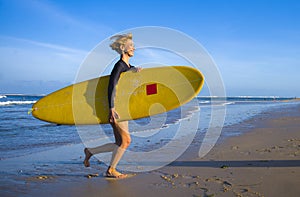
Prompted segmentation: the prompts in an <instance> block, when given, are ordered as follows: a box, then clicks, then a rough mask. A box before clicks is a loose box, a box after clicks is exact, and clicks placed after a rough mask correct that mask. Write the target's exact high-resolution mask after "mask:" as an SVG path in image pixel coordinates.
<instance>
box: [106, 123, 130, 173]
mask: <svg viewBox="0 0 300 197" xmlns="http://www.w3.org/2000/svg"><path fill="white" fill-rule="evenodd" d="M111 125H112V127H113V129H114V135H115V138H116V142H117V143H116V144H117V145H118V147H117V148H115V150H114V152H113V154H112V158H111V162H110V166H109V167H108V169H107V172H106V174H107V176H111V177H115V178H124V177H126V176H127V175H125V174H122V173H120V172H118V171H117V170H116V166H117V164H118V163H119V161H120V159H121V158H122V156H123V154H124V152H125V150H126V149H127V147H128V146H129V145H130V142H131V138H130V134H129V132H128V122H120V123H114V124H111Z"/></svg>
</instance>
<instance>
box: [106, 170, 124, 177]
mask: <svg viewBox="0 0 300 197" xmlns="http://www.w3.org/2000/svg"><path fill="white" fill-rule="evenodd" d="M106 177H109V178H116V179H122V178H126V177H127V174H122V173H120V172H118V171H117V170H116V169H115V168H111V167H110V168H108V170H107V171H106Z"/></svg>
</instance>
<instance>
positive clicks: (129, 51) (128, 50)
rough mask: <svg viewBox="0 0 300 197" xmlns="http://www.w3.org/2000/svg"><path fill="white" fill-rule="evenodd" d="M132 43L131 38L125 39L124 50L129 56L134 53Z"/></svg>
mask: <svg viewBox="0 0 300 197" xmlns="http://www.w3.org/2000/svg"><path fill="white" fill-rule="evenodd" d="M134 50H135V48H134V43H133V41H132V40H127V42H126V43H125V46H124V52H125V53H127V54H128V56H129V57H132V56H133V55H134Z"/></svg>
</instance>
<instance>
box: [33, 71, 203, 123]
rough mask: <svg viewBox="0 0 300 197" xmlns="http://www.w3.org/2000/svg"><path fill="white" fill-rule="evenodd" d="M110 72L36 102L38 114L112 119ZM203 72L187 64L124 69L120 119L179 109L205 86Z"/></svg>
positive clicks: (53, 118) (68, 119)
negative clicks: (137, 70)
mask: <svg viewBox="0 0 300 197" xmlns="http://www.w3.org/2000/svg"><path fill="white" fill-rule="evenodd" d="M108 81H109V76H103V77H99V78H96V79H91V80H88V81H84V82H80V83H77V84H74V85H70V86H68V87H65V88H63V89H60V90H58V91H56V92H53V93H51V94H49V95H47V96H45V97H44V98H42V99H40V100H39V101H37V102H36V103H35V104H34V105H33V106H32V114H33V116H34V117H36V118H38V119H40V120H43V121H47V122H51V123H56V124H69V125H73V124H78V125H79V124H106V123H108V114H109V106H108V97H107V87H108ZM203 83H204V77H203V75H202V74H201V73H200V72H199V71H198V70H197V69H195V68H192V67H187V66H165V67H156V68H146V69H143V70H142V71H140V72H133V71H128V72H125V73H122V74H121V76H120V79H119V82H118V85H117V87H116V88H117V90H116V96H115V109H116V111H117V112H118V114H119V116H120V118H119V119H118V121H124V120H134V119H139V118H144V117H148V116H152V115H156V114H160V113H164V112H167V111H170V110H172V109H175V108H177V107H179V106H181V105H183V104H185V103H187V102H189V101H190V100H192V99H193V98H194V97H195V96H196V95H197V94H198V93H199V92H200V90H201V88H202V86H203Z"/></svg>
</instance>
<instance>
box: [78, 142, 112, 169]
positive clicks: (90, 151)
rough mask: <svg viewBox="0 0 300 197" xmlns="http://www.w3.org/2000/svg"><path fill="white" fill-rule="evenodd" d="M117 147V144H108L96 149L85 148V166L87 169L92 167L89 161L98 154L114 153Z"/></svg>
mask: <svg viewBox="0 0 300 197" xmlns="http://www.w3.org/2000/svg"><path fill="white" fill-rule="evenodd" d="M116 147H117V145H116V144H115V143H108V144H104V145H102V146H98V147H95V148H85V149H84V153H85V159H84V161H83V164H84V166H85V167H89V166H90V162H89V159H90V158H91V157H92V156H93V155H95V154H98V153H106V152H112V151H114V149H115V148H116Z"/></svg>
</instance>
